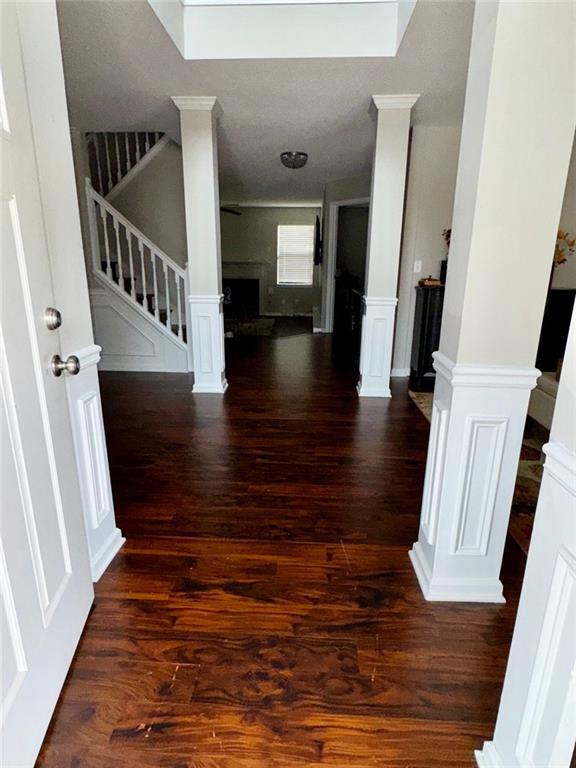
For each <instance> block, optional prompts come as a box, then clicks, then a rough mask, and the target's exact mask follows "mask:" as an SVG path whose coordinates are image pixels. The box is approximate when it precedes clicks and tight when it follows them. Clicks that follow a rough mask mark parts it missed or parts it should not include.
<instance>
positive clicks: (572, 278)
mask: <svg viewBox="0 0 576 768" xmlns="http://www.w3.org/2000/svg"><path fill="white" fill-rule="evenodd" d="M560 229H563V230H565V231H567V232H569V233H570V235H571V236H572V238H575V237H576V140H575V141H574V144H573V145H572V157H571V159H570V168H569V170H568V180H567V182H566V192H565V193H564V204H563V206H562V214H561V216H560ZM552 288H576V253H575V254H574V256H572V258H571V259H569V260H568V261H566V262H565V263H564V264H559V265H558V266H557V267H555V268H554V278H553V280H552Z"/></svg>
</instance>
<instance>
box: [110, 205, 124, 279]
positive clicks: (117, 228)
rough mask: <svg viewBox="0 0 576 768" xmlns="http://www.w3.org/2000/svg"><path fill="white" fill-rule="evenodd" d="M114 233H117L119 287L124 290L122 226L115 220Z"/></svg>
mask: <svg viewBox="0 0 576 768" xmlns="http://www.w3.org/2000/svg"><path fill="white" fill-rule="evenodd" d="M112 222H113V224H114V231H115V232H116V258H117V260H118V285H119V286H120V288H121V289H122V290H124V269H123V267H122V248H121V247H120V224H119V223H118V219H115V218H113V219H112Z"/></svg>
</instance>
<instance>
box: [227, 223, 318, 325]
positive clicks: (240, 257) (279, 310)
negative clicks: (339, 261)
mask: <svg viewBox="0 0 576 768" xmlns="http://www.w3.org/2000/svg"><path fill="white" fill-rule="evenodd" d="M238 211H239V212H240V213H241V214H242V215H241V216H234V215H233V214H230V213H222V215H221V218H220V224H221V230H222V274H223V277H225V278H226V277H243V276H245V277H249V276H256V272H250V271H249V267H247V266H246V265H249V264H252V265H255V267H258V268H259V269H260V275H261V283H260V285H261V288H260V291H261V293H260V312H261V314H269V315H312V313H313V308H314V307H319V306H320V280H319V274H318V273H319V270H318V269H315V276H314V284H313V285H311V286H302V287H295V286H287V285H282V286H281V285H276V242H277V232H276V230H277V227H278V225H279V224H314V222H315V221H316V216H319V215H320V208H238Z"/></svg>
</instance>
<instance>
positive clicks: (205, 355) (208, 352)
mask: <svg viewBox="0 0 576 768" xmlns="http://www.w3.org/2000/svg"><path fill="white" fill-rule="evenodd" d="M196 322H197V324H198V337H197V341H198V342H199V347H200V349H199V352H200V371H201V373H212V372H213V370H214V361H213V358H212V318H211V317H210V315H197V316H196Z"/></svg>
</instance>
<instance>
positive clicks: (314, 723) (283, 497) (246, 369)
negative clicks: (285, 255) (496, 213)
mask: <svg viewBox="0 0 576 768" xmlns="http://www.w3.org/2000/svg"><path fill="white" fill-rule="evenodd" d="M227 371H228V378H229V382H230V388H229V390H228V392H227V393H226V395H225V396H224V397H223V398H222V397H219V396H214V395H196V396H192V395H191V393H190V386H191V385H190V379H189V377H188V376H186V375H164V374H120V373H118V374H113V373H108V374H102V375H101V382H102V395H103V403H104V411H105V420H106V429H107V436H108V444H109V451H110V462H111V471H112V479H113V486H114V496H115V504H116V515H117V519H118V524H119V525H120V527H121V528H122V530H123V532H124V534H125V536H126V537H127V543H126V545H125V547H124V548H123V550H122V551H121V553H120V554H119V555H118V556H117V558H116V559H115V560H114V562H113V563H112V565H111V567H110V568H109V570H108V571H107V573H106V574H105V575H104V576H103V578H102V579H101V581H100V582H99V583H98V584H97V585H96V601H95V606H94V609H93V611H92V614H91V616H90V618H89V620H88V623H87V625H86V630H85V632H84V636H83V639H82V641H81V644H80V647H79V649H78V652H77V654H76V658H75V661H74V663H73V666H72V668H71V670H70V674H69V676H68V679H67V682H66V685H65V688H64V690H63V692H62V696H61V699H60V703H59V706H58V709H57V711H56V713H55V715H54V718H53V722H52V725H51V727H50V731H49V733H48V736H47V739H46V742H45V746H44V748H43V751H42V754H41V756H40V759H39V761H38V766H39V767H40V766H41V768H112V767H113V768H136V767H139V768H270V767H273V768H293V767H296V766H309V767H310V768H321V766H331V767H332V768H334V767H335V766H341V767H343V766H347V767H350V766H356V767H357V768H369V767H370V766H381V767H382V768H384V767H385V768H432V767H433V768H448V767H451V768H466V767H468V766H469V767H470V768H471V766H473V765H474V760H473V750H474V748H479V747H481V745H482V743H483V740H484V739H486V738H490V737H491V735H492V732H493V726H494V721H495V717H496V711H497V708H498V701H499V697H500V691H501V684H502V680H503V676H504V670H505V665H506V658H507V654H508V647H509V643H510V639H511V634H512V628H513V622H514V616H515V612H516V607H517V599H518V594H519V587H520V580H521V576H522V570H523V567H524V558H523V556H522V555H521V553H520V550H519V549H518V548H517V547H516V546H515V545H514V544H513V543H510V544H509V547H508V548H507V552H506V558H505V564H504V571H503V580H504V584H505V593H506V596H507V598H508V602H507V603H506V604H505V605H498V606H490V605H466V604H439V603H427V602H425V601H424V600H423V598H422V596H421V593H420V590H419V588H418V585H417V582H416V578H415V576H414V574H413V571H412V568H411V566H410V562H409V560H408V554H407V553H408V549H409V547H410V546H411V545H412V543H413V541H414V540H415V539H416V537H417V532H418V518H419V509H420V499H421V493H422V481H423V473H424V464H425V457H426V444H427V436H428V423H427V422H426V420H425V419H424V417H423V416H422V415H421V414H420V412H419V411H418V410H417V409H416V407H415V406H414V405H413V404H412V402H411V401H410V400H409V398H408V397H407V393H406V388H405V385H404V384H403V383H398V382H397V383H395V385H394V387H393V393H394V397H393V399H392V400H389V401H385V400H380V399H376V400H369V399H364V400H359V399H358V398H357V396H356V393H355V389H354V387H355V384H356V373H355V371H354V368H353V366H350V364H349V361H347V360H346V359H345V356H344V359H338V358H336V357H334V356H333V354H332V349H331V342H330V339H329V338H327V337H322V336H312V335H311V334H307V335H296V336H290V335H287V336H282V335H279V336H277V337H276V338H257V339H251V338H243V339H238V340H236V341H234V342H233V343H232V344H231V346H230V348H229V349H228V350H227Z"/></svg>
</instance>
